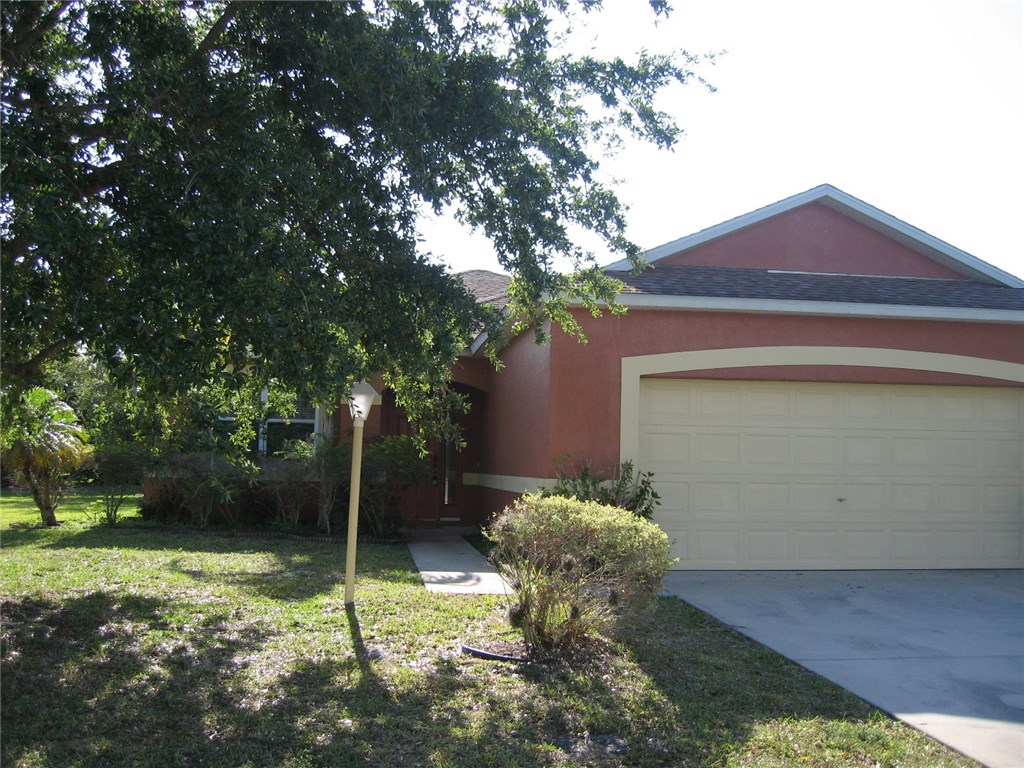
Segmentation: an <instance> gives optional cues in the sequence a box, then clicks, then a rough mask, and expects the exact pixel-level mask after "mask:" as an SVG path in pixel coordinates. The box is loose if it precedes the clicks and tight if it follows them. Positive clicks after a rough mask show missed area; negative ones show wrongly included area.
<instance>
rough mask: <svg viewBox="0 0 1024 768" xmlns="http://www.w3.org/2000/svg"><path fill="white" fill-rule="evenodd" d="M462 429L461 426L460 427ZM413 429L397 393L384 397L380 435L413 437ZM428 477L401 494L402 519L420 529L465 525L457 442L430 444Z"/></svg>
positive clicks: (460, 459)
mask: <svg viewBox="0 0 1024 768" xmlns="http://www.w3.org/2000/svg"><path fill="white" fill-rule="evenodd" d="M460 426H461V425H460ZM412 433H413V427H412V425H411V424H410V423H409V420H408V418H407V417H406V414H405V410H404V409H402V408H401V407H399V406H398V404H397V403H396V402H395V395H394V392H392V391H391V390H388V391H386V392H385V393H384V395H383V396H382V404H381V434H384V435H406V436H411V435H412ZM427 449H428V451H429V453H428V455H427V462H428V464H429V473H428V475H427V478H426V480H425V481H424V482H422V483H420V484H418V485H415V486H413V487H411V488H407V489H406V490H405V492H404V493H403V494H402V500H401V509H402V517H403V519H405V520H406V522H408V523H411V524H413V525H417V526H420V527H432V526H440V525H458V524H459V523H461V522H462V510H461V507H460V505H461V503H462V496H463V490H462V460H463V452H462V451H460V450H459V449H458V444H457V443H455V442H454V441H443V440H437V439H432V440H430V441H429V442H428V443H427Z"/></svg>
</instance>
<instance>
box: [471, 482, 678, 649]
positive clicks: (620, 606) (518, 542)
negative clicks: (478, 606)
mask: <svg viewBox="0 0 1024 768" xmlns="http://www.w3.org/2000/svg"><path fill="white" fill-rule="evenodd" d="M485 536H486V537H487V538H488V539H490V540H491V541H493V542H494V544H495V547H494V549H493V550H492V551H491V555H490V558H491V561H492V562H493V563H494V564H495V567H496V568H497V569H498V571H499V573H501V575H502V576H503V577H504V578H505V580H506V581H507V582H508V584H509V585H510V586H511V588H512V590H513V595H512V604H511V606H510V608H509V619H510V621H511V623H512V624H513V626H515V627H517V628H518V629H521V630H522V632H523V639H524V640H525V642H526V645H527V647H528V649H529V651H530V653H531V654H532V655H540V654H543V653H545V652H551V651H560V650H566V649H570V648H572V647H574V646H577V645H579V644H580V643H581V642H582V641H583V640H585V639H586V638H588V637H590V636H591V635H593V634H595V633H597V632H600V631H601V630H603V629H605V628H606V627H607V626H608V625H609V624H610V623H611V622H612V621H613V620H614V619H615V618H616V617H617V616H618V615H620V614H621V613H623V612H624V611H627V610H630V609H635V608H637V607H639V606H641V605H643V604H644V603H645V602H646V601H647V600H648V599H649V598H650V597H652V596H653V595H654V593H655V592H656V591H657V590H658V589H659V587H660V585H661V581H662V579H663V578H664V576H665V573H666V572H667V571H668V569H669V567H670V566H671V564H672V562H673V561H672V560H671V559H670V558H669V540H668V536H667V535H666V534H665V533H664V531H662V530H661V529H660V528H659V527H658V526H657V525H655V524H654V523H652V522H650V521H648V520H644V519H642V518H640V517H637V516H636V515H635V514H633V513H631V512H629V511H628V510H625V509H621V508H618V507H611V506H607V505H604V504H600V503H598V502H596V501H580V500H579V499H570V498H565V497H560V496H541V495H535V494H532V495H531V494H528V495H525V496H523V497H521V498H520V499H519V500H518V501H516V502H515V503H514V504H512V505H511V506H509V507H507V508H506V509H505V511H504V512H502V513H501V514H499V515H498V517H497V518H496V519H495V520H494V522H493V523H492V524H491V525H490V527H489V528H488V529H487V530H486V531H485Z"/></svg>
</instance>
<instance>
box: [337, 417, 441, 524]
mask: <svg viewBox="0 0 1024 768" xmlns="http://www.w3.org/2000/svg"><path fill="white" fill-rule="evenodd" d="M349 450H351V448H350V449H349ZM349 462H351V459H349V461H348V462H346V466H350V464H349ZM429 474H430V468H429V466H428V465H427V462H426V460H425V459H424V458H423V457H422V456H421V455H420V452H419V450H418V449H417V448H416V444H415V443H414V442H413V439H412V438H411V437H406V436H404V435H391V436H374V437H372V438H371V439H370V440H368V441H367V442H366V446H365V448H364V449H363V465H362V476H361V478H360V482H359V522H360V525H361V526H362V527H363V530H364V531H365V532H366V533H367V534H368V535H370V536H372V537H374V538H378V539H390V538H393V537H395V536H397V535H398V531H399V528H401V526H402V516H401V511H400V510H399V508H398V502H399V497H400V495H401V493H402V491H404V490H405V489H406V488H408V487H409V486H411V485H415V484H416V483H418V482H419V481H421V480H423V479H424V478H426V477H428V476H429ZM345 486H346V487H345V491H346V492H347V491H348V487H347V486H348V478H346V482H345Z"/></svg>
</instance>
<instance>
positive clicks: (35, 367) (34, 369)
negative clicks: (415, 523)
mask: <svg viewBox="0 0 1024 768" xmlns="http://www.w3.org/2000/svg"><path fill="white" fill-rule="evenodd" d="M76 343H77V342H75V341H74V340H68V339H64V340H61V341H55V342H53V343H52V344H50V345H49V346H46V347H43V348H42V349H41V350H39V351H38V352H36V353H35V354H34V355H33V356H32V357H31V358H30V359H28V360H26V361H24V362H17V363H15V362H10V361H7V360H5V361H4V363H3V368H4V378H5V379H7V380H8V381H10V380H11V379H14V380H15V381H26V382H27V381H32V380H34V379H36V378H38V375H39V369H40V368H41V367H42V365H43V363H45V362H46V361H47V360H49V359H50V358H51V357H53V356H54V355H56V354H57V353H59V352H63V351H64V350H66V349H70V348H71V347H73V346H74V345H75V344H76Z"/></svg>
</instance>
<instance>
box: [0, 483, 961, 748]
mask: <svg viewBox="0 0 1024 768" xmlns="http://www.w3.org/2000/svg"><path fill="white" fill-rule="evenodd" d="M87 502H88V499H85V500H83V499H79V498H76V499H73V500H71V501H69V503H68V504H67V505H66V506H65V507H63V508H62V509H61V510H59V511H58V517H59V518H61V519H62V520H65V521H66V522H65V523H64V525H63V526H61V527H60V528H57V529H49V530H47V529H42V528H38V527H34V525H35V523H36V522H37V521H38V514H37V513H35V512H34V509H33V508H32V507H31V502H28V503H26V501H25V499H24V498H21V497H18V496H17V495H11V494H8V493H6V492H5V495H4V498H3V499H2V501H0V546H2V548H3V556H2V558H0V597H2V600H3V627H2V638H0V639H2V648H0V654H2V670H0V686H2V689H0V695H2V702H0V703H2V712H0V716H2V724H3V741H2V752H0V763H2V764H3V765H4V766H197V765H202V766H225V767H227V766H231V767H232V768H235V767H237V766H355V765H360V766H362V765H385V766H394V767H395V768H404V767H405V766H438V767H441V766H576V765H579V766H584V765H585V766H619V765H623V766H794V765H797V766H804V765H806V766H876V765H879V766H929V767H930V766H966V765H973V763H972V762H971V761H969V760H966V759H965V758H963V757H961V756H959V755H957V754H956V753H954V752H951V751H949V750H947V749H945V748H944V747H942V746H941V745H939V744H937V743H936V742H934V741H931V740H929V739H928V738H927V737H925V736H923V735H922V734H920V733H918V732H916V731H914V730H912V729H910V728H908V727H906V726H904V725H902V724H900V723H898V722H896V721H893V720H892V719H890V718H889V717H887V716H885V715H884V714H882V713H880V712H878V711H877V710H873V709H872V708H871V707H869V706H868V705H866V704H865V703H864V702H862V701H861V700H859V699H857V698H856V697H854V696H852V695H850V694H848V693H846V692H844V691H843V690H842V689H840V688H837V687H836V686H833V685H831V684H830V683H828V682H826V681H824V680H823V679H821V678H819V677H817V676H815V675H813V674H811V673H809V672H807V671H805V670H803V669H801V668H800V667H798V666H796V665H794V664H792V663H789V662H787V661H786V660H784V659H782V658H781V657H779V656H778V655H777V654H775V653H773V652H771V651H768V650H766V649H765V648H763V647H762V646H759V645H757V644H756V643H753V642H751V641H749V640H747V639H746V638H744V637H742V636H740V635H738V634H736V633H735V632H732V631H731V630H729V629H728V628H726V627H725V626H723V625H722V624H720V623H718V622H716V621H714V620H712V619H710V618H709V617H708V616H706V615H705V614H703V613H701V612H700V611H697V610H695V609H693V608H691V607H689V606H687V605H686V604H684V603H682V602H680V601H678V600H674V599H670V598H659V599H658V600H657V601H656V602H655V604H654V605H653V607H652V609H651V610H650V612H649V613H647V614H645V615H644V616H642V617H640V618H637V619H635V620H634V621H632V622H630V623H627V624H625V625H623V627H622V628H621V629H620V631H619V632H618V633H617V635H616V637H614V638H612V639H610V640H608V641H607V642H604V643H600V644H598V645H595V647H594V648H593V649H592V653H591V654H590V655H589V656H587V657H585V658H580V659H576V660H574V661H572V662H559V663H548V664H538V665H534V666H529V667H527V666H520V665H515V664H506V663H497V662H489V661H484V660H480V659H476V658H474V657H470V656H467V655H465V654H462V653H461V652H460V646H461V644H462V643H469V644H476V645H486V644H488V643H499V642H512V641H514V639H515V636H514V635H513V634H511V633H510V630H509V629H508V626H507V624H506V622H505V621H504V619H503V606H502V601H501V599H500V598H497V597H476V596H462V595H438V594H432V593H428V592H426V591H425V590H424V589H423V587H422V586H421V584H420V582H419V578H418V576H417V574H416V572H415V569H414V567H413V564H412V561H411V559H410V557H409V554H408V550H407V549H406V548H405V547H404V546H380V545H377V546H374V545H365V546H363V545H361V546H360V550H359V581H358V583H357V589H356V599H357V606H356V609H355V610H354V611H347V610H346V609H345V606H344V601H343V591H344V583H343V580H344V576H343V574H344V551H343V548H342V547H341V546H340V545H339V544H336V543H334V544H331V543H322V542H315V541H292V540H279V539H271V540H266V539H260V538H230V539H226V538H218V537H214V536H204V535H183V534H180V533H177V534H175V533H170V532H166V531H158V530H154V529H150V528H148V527H147V526H145V525H142V524H139V521H138V520H133V519H129V520H128V521H127V523H126V524H125V525H123V526H118V527H114V528H110V527H106V526H99V525H94V524H91V523H90V522H89V521H88V520H87V519H86V518H85V516H84V514H83V512H82V510H83V509H84V507H85V506H86V505H87Z"/></svg>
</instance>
